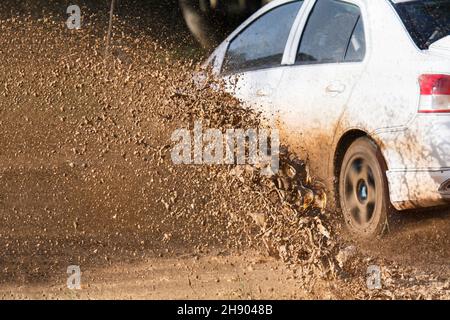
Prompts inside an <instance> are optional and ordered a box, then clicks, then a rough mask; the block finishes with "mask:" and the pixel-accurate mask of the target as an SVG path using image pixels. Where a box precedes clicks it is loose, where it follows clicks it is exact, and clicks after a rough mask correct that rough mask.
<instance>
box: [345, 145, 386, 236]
mask: <svg viewBox="0 0 450 320" xmlns="http://www.w3.org/2000/svg"><path fill="white" fill-rule="evenodd" d="M385 172H386V169H385V164H384V160H383V158H382V155H381V151H380V149H379V148H378V146H377V145H376V144H375V143H374V142H373V141H371V140H370V139H368V138H366V137H363V138H359V139H358V140H356V141H355V142H354V143H353V144H352V145H351V146H350V147H349V149H348V150H347V152H346V153H345V156H344V159H343V162H342V166H341V172H340V177H339V199H340V204H341V209H342V213H343V216H344V220H345V223H346V226H347V228H348V229H349V231H350V233H351V234H352V235H354V236H357V237H360V238H374V237H376V236H380V235H382V234H383V232H384V231H385V229H386V226H387V217H388V210H389V197H388V187H387V182H386V176H385Z"/></svg>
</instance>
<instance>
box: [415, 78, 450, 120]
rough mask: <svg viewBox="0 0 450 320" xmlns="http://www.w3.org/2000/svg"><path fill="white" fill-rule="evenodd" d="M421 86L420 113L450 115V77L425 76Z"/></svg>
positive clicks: (420, 79)
mask: <svg viewBox="0 0 450 320" xmlns="http://www.w3.org/2000/svg"><path fill="white" fill-rule="evenodd" d="M419 84H420V106H419V112H420V113H450V75H445V74H424V75H421V76H420V77H419Z"/></svg>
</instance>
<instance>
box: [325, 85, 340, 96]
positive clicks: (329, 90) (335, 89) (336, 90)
mask: <svg viewBox="0 0 450 320" xmlns="http://www.w3.org/2000/svg"><path fill="white" fill-rule="evenodd" d="M325 91H326V92H327V93H331V94H340V93H342V92H344V91H345V85H344V84H343V83H331V84H330V85H329V86H328V87H326V88H325Z"/></svg>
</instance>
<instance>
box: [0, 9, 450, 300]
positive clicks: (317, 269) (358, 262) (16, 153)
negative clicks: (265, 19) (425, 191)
mask: <svg viewBox="0 0 450 320" xmlns="http://www.w3.org/2000/svg"><path fill="white" fill-rule="evenodd" d="M44 3H46V5H43V6H42V7H41V6H40V2H39V1H37V2H34V4H35V5H36V7H35V10H32V12H30V14H27V12H28V11H27V10H29V8H28V7H26V6H25V8H23V7H22V8H17V6H16V4H14V3H8V2H4V3H2V4H1V5H0V8H1V20H0V29H1V37H0V137H1V138H0V182H1V183H0V248H1V250H0V297H2V298H4V299H14V298H19V299H28V298H40V299H77V298H89V299H96V298H125V299H126V298H151V299H153V298H156V299H166V298H167V299H170V298H190V299H196V298H237V299H247V298H270V299H277V298H295V299H304V298H313V299H318V298H319V299H320V298H325V299H352V298H359V299H371V298H373V299H378V298H397V299H403V298H406V299H427V298H435V299H448V298H450V283H449V279H450V278H449V276H450V265H449V261H450V243H449V242H450V240H449V238H448V234H449V232H450V212H449V211H448V210H437V211H435V212H428V213H411V214H407V215H396V216H395V217H394V219H392V223H391V225H390V233H389V234H388V235H387V236H386V237H385V238H383V239H381V240H378V241H377V242H373V243H366V244H362V243H352V241H350V240H348V239H346V237H345V236H343V234H342V231H341V226H340V223H339V219H338V213H335V212H330V211H328V210H323V200H324V199H323V192H324V191H323V190H322V189H321V187H320V183H318V181H316V179H315V178H314V177H309V176H308V175H307V174H306V172H307V164H306V163H305V162H303V161H301V160H299V159H297V158H296V157H295V155H293V154H291V153H289V152H288V151H287V150H286V151H285V154H283V156H282V168H283V170H282V173H280V174H279V175H278V176H276V177H275V178H274V179H272V180H271V179H266V178H263V177H260V176H258V174H257V172H255V170H254V168H248V167H245V168H240V167H233V166H211V167H208V166H193V165H181V166H180V165H178V166H177V165H174V164H173V162H172V160H171V157H170V149H171V146H172V144H173V142H172V141H171V134H172V132H173V131H174V130H175V129H179V128H191V127H192V123H193V122H194V121H195V120H199V119H201V120H202V121H203V123H204V124H205V126H210V127H220V128H230V127H233V128H234V127H242V128H245V127H254V126H257V125H258V126H259V125H262V124H261V119H260V118H259V116H258V115H256V114H254V113H253V112H251V111H249V110H245V109H242V108H241V107H240V105H239V103H238V102H237V101H235V100H234V99H232V98H231V97H229V96H228V95H226V94H224V93H221V92H220V91H214V90H210V89H209V87H208V86H206V87H198V86H196V85H195V84H194V83H193V82H192V81H191V79H192V73H193V72H194V71H195V70H196V63H195V61H187V60H186V59H185V57H186V56H188V57H190V58H192V57H194V58H195V59H196V61H199V60H201V57H202V54H204V53H203V52H199V51H198V50H193V49H192V48H193V46H194V42H193V39H192V38H191V37H190V36H189V34H187V33H186V32H185V31H183V30H184V29H183V26H182V23H181V22H179V20H178V17H179V16H178V13H177V12H176V11H174V12H173V14H172V15H169V16H170V17H169V18H170V19H175V21H178V22H177V23H178V24H170V23H167V21H160V20H158V19H155V16H158V10H156V9H157V8H156V7H155V10H152V11H151V13H146V12H147V11H145V10H144V8H143V7H139V6H136V7H134V9H131V8H130V9H128V11H125V12H126V13H124V12H122V13H121V15H120V16H118V17H116V19H115V22H114V26H115V27H114V34H113V42H112V44H113V45H112V46H111V48H109V51H108V52H106V49H105V32H106V30H107V20H108V19H107V18H108V17H107V14H105V13H104V12H103V11H102V10H100V9H101V8H100V9H99V7H101V5H98V6H99V7H96V6H87V5H86V7H83V8H85V9H86V12H88V14H86V15H85V16H84V17H85V18H84V21H83V27H82V29H81V30H76V31H74V30H72V31H70V30H68V29H67V28H66V27H65V25H64V21H65V19H64V14H63V13H64V10H63V11H62V14H61V11H59V9H60V8H62V7H63V6H64V1H49V2H44ZM138 3H140V2H138ZM30 5H31V4H30ZM102 8H103V7H102ZM166 16H167V15H166ZM166 18H167V17H166ZM137 21H138V22H137ZM168 25H171V26H172V27H174V28H175V30H178V33H177V34H178V36H177V37H174V36H173V33H170V32H169V29H167V28H168V27H167V26H168ZM292 168H294V170H295V172H296V174H295V175H294V176H292V175H291V174H290V173H286V172H291V171H292V170H291V169H292ZM285 169H286V170H285ZM290 170H291V171H290ZM280 181H282V183H281V182H280ZM284 181H287V183H288V186H286V183H285V182H284ZM69 265H78V266H80V268H81V270H82V289H81V290H76V291H74V290H69V289H68V288H67V285H66V281H67V276H68V275H67V273H66V271H67V267H68V266H69ZM371 265H376V266H379V267H380V268H381V271H382V277H381V280H382V288H381V289H376V290H374V289H370V288H368V287H367V284H366V281H367V274H366V273H367V268H368V267H369V266H371Z"/></svg>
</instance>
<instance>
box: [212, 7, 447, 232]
mask: <svg viewBox="0 0 450 320" xmlns="http://www.w3.org/2000/svg"><path fill="white" fill-rule="evenodd" d="M208 63H209V64H210V65H211V66H212V68H213V71H214V72H215V73H216V74H217V75H219V76H220V77H221V78H222V79H224V80H225V82H226V83H229V90H230V91H232V93H233V94H234V95H235V96H236V97H238V98H240V99H241V100H242V101H244V102H245V103H249V104H251V105H253V106H254V107H255V108H260V109H261V110H263V111H264V112H265V113H266V115H268V116H269V117H270V118H271V119H272V120H274V121H275V122H274V123H276V124H277V126H279V128H280V129H281V134H282V136H281V137H282V139H284V143H286V144H288V145H289V146H290V147H291V148H293V149H294V150H295V151H296V152H297V153H299V154H303V155H305V154H307V155H308V157H309V159H310V160H311V169H312V173H313V174H315V175H316V176H319V177H321V178H323V179H324V181H326V183H327V185H328V187H329V188H330V190H333V191H334V193H333V194H334V196H335V197H336V199H337V201H336V203H338V204H340V207H341V209H342V212H343V216H344V218H345V221H346V223H347V226H348V227H349V229H350V231H352V232H353V233H354V234H356V235H358V236H362V237H373V236H376V235H379V234H381V233H382V232H383V230H384V229H385V226H386V221H387V214H388V211H389V208H391V207H392V206H393V207H394V208H395V209H397V210H405V209H411V208H420V207H433V206H439V205H447V204H448V203H449V202H448V201H449V200H450V0H422V1H421V0H304V1H298V0H297V1H295V0H275V1H273V2H270V3H269V4H268V5H266V6H265V7H263V8H262V9H260V10H259V11H258V12H256V13H255V14H254V15H253V16H251V17H250V18H249V19H248V20H247V21H246V22H244V23H243V24H242V25H241V26H240V27H239V28H238V29H236V30H235V31H234V32H233V33H232V34H231V35H230V36H229V37H228V38H227V39H226V40H225V41H224V42H223V43H222V44H221V45H220V46H219V47H218V48H217V49H216V50H215V51H214V53H213V54H212V55H211V57H210V58H209V60H208ZM282 141H283V140H282Z"/></svg>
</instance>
